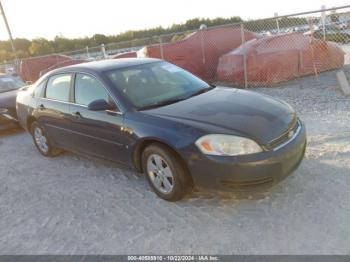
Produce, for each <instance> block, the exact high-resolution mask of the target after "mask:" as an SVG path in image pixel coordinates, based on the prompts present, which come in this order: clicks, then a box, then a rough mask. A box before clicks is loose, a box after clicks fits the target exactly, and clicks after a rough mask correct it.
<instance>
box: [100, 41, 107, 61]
mask: <svg viewBox="0 0 350 262" xmlns="http://www.w3.org/2000/svg"><path fill="white" fill-rule="evenodd" d="M101 52H102V56H103V58H106V57H107V54H106V48H105V44H102V45H101Z"/></svg>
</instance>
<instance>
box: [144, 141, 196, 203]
mask: <svg viewBox="0 0 350 262" xmlns="http://www.w3.org/2000/svg"><path fill="white" fill-rule="evenodd" d="M152 154H157V155H159V156H161V157H162V158H163V159H164V160H165V161H166V162H167V164H168V166H169V168H170V169H171V171H172V174H173V177H174V187H173V189H172V191H171V192H170V193H167V194H166V193H163V192H161V191H159V190H158V189H157V188H156V187H155V186H154V185H153V182H152V181H151V178H150V177H149V175H148V172H147V160H148V158H149V156H150V155H152ZM142 167H143V170H144V174H145V175H146V179H147V181H148V183H149V185H150V186H151V188H152V189H153V191H154V192H155V193H156V194H157V195H158V196H159V197H160V198H162V199H164V200H167V201H178V200H181V199H182V198H184V197H185V196H186V195H187V194H188V193H189V192H190V191H191V188H192V183H191V181H192V180H191V179H189V174H188V172H187V171H186V168H184V166H183V164H182V163H181V162H180V161H179V159H178V157H177V156H176V155H175V154H174V153H172V152H171V151H170V150H169V149H167V148H166V147H164V146H160V145H151V146H148V147H147V148H146V149H145V150H144V152H143V154H142Z"/></svg>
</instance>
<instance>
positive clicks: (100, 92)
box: [70, 73, 128, 163]
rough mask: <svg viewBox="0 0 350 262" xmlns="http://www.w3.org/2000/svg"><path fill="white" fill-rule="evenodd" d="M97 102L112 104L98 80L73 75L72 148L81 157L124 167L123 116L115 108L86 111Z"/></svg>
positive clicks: (79, 74) (88, 76)
mask: <svg viewBox="0 0 350 262" xmlns="http://www.w3.org/2000/svg"><path fill="white" fill-rule="evenodd" d="M98 99H104V100H106V101H107V102H109V103H112V104H114V102H113V100H112V98H111V97H110V95H109V94H108V92H107V90H106V89H105V87H104V86H103V84H102V83H101V82H100V81H99V80H97V79H96V78H95V77H94V76H91V75H87V74H81V73H77V74H76V77H75V85H74V101H75V104H72V105H71V106H70V113H71V121H72V131H73V133H74V136H75V145H76V148H77V150H78V151H80V152H83V153H88V154H91V155H94V156H98V157H102V158H105V159H109V160H113V161H117V162H120V163H126V161H127V159H128V158H127V153H126V151H127V150H126V144H127V137H125V134H124V133H123V132H122V131H121V127H122V125H123V116H122V114H121V113H119V112H118V109H117V108H115V109H114V110H108V111H90V110H88V105H89V104H90V103H91V102H92V101H95V100H98Z"/></svg>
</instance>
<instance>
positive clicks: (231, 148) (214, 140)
mask: <svg viewBox="0 0 350 262" xmlns="http://www.w3.org/2000/svg"><path fill="white" fill-rule="evenodd" d="M196 145H197V147H198V148H199V149H200V150H201V151H202V153H204V154H206V155H217V156H237V155H247V154H253V153H259V152H262V149H261V147H260V146H259V145H258V144H257V143H255V142H254V141H253V140H251V139H248V138H244V137H239V136H231V135H206V136H203V137H201V138H199V139H198V140H197V141H196Z"/></svg>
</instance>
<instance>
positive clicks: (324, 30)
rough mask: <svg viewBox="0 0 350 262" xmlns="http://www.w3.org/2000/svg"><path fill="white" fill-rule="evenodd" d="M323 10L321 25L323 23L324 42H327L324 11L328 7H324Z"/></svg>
mask: <svg viewBox="0 0 350 262" xmlns="http://www.w3.org/2000/svg"><path fill="white" fill-rule="evenodd" d="M321 9H322V10H323V11H322V13H321V23H322V32H323V41H326V11H324V10H325V9H326V6H325V5H323V6H322V7H321Z"/></svg>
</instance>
